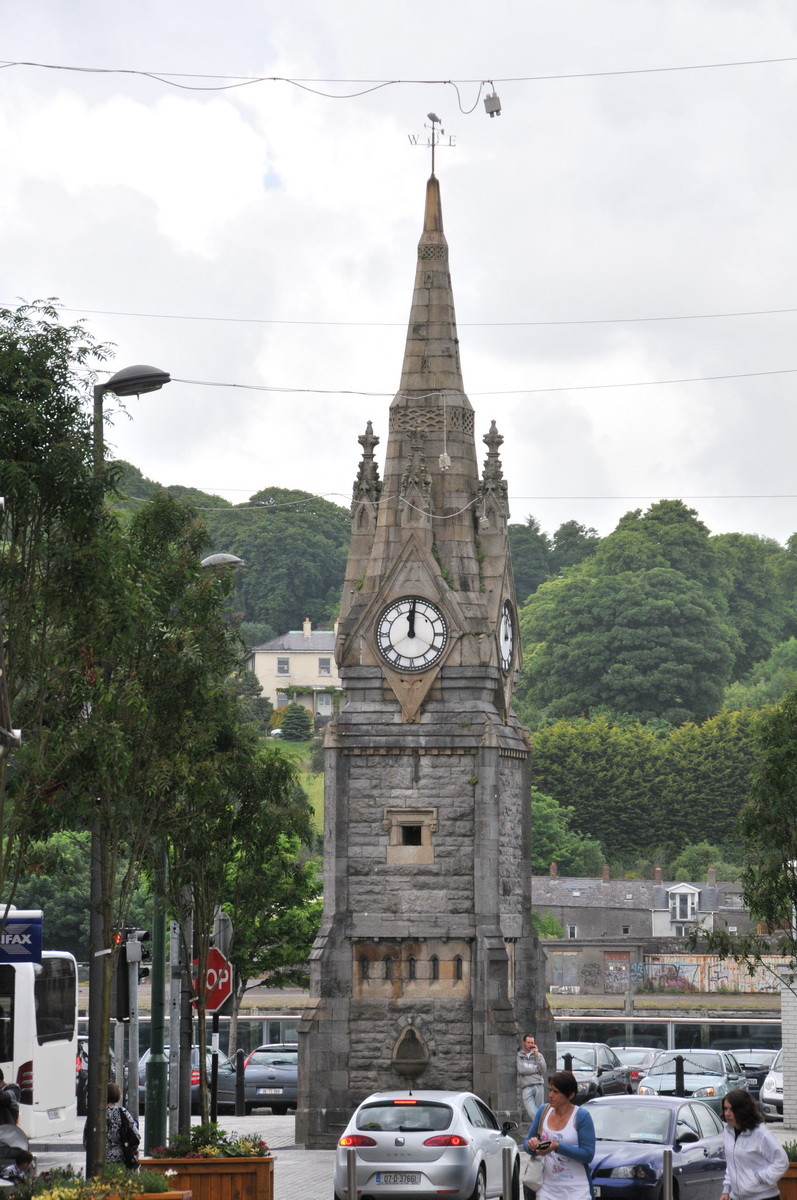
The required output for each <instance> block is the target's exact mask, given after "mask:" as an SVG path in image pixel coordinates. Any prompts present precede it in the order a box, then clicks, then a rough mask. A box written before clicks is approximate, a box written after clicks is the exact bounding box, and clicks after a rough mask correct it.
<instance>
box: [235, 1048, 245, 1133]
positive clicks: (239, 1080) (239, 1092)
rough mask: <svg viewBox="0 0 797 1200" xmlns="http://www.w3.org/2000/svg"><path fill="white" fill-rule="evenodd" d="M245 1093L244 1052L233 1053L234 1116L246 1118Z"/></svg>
mask: <svg viewBox="0 0 797 1200" xmlns="http://www.w3.org/2000/svg"><path fill="white" fill-rule="evenodd" d="M245 1097H246V1093H245V1085H244V1052H243V1050H236V1051H235V1115H236V1117H244V1116H246V1098H245Z"/></svg>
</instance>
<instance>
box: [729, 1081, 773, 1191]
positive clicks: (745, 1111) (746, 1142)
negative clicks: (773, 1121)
mask: <svg viewBox="0 0 797 1200" xmlns="http://www.w3.org/2000/svg"><path fill="white" fill-rule="evenodd" d="M722 1116H723V1118H724V1120H725V1130H724V1140H725V1179H724V1181H723V1184H722V1195H721V1196H720V1200H778V1197H779V1195H780V1193H779V1191H778V1180H779V1179H780V1177H781V1175H783V1174H784V1172H785V1171H786V1168H787V1167H788V1165H789V1160H788V1158H787V1156H786V1151H785V1150H784V1149H783V1147H782V1146H781V1144H780V1142H779V1141H778V1139H777V1138H776V1137H775V1136H774V1135H773V1134H771V1133H770V1132H769V1130H768V1129H767V1127H766V1125H765V1124H764V1118H763V1116H762V1115H761V1110H760V1108H759V1107H758V1105H757V1104H756V1102H755V1100H754V1099H753V1097H752V1096H751V1095H750V1093H749V1092H746V1091H745V1090H744V1089H743V1088H735V1089H734V1091H732V1092H728V1094H727V1096H725V1097H724V1099H723V1101H722Z"/></svg>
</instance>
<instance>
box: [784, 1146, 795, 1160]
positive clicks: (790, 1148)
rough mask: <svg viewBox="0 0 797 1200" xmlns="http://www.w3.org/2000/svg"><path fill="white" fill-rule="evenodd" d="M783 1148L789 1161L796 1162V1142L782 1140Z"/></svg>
mask: <svg viewBox="0 0 797 1200" xmlns="http://www.w3.org/2000/svg"><path fill="white" fill-rule="evenodd" d="M783 1149H784V1150H785V1151H786V1154H787V1155H788V1158H789V1162H797V1142H784V1143H783Z"/></svg>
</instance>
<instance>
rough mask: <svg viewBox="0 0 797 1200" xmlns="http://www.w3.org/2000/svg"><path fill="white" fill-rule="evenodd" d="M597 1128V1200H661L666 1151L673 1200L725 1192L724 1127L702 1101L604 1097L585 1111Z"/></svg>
mask: <svg viewBox="0 0 797 1200" xmlns="http://www.w3.org/2000/svg"><path fill="white" fill-rule="evenodd" d="M585 1107H586V1109H587V1110H588V1112H589V1114H590V1116H591V1117H592V1120H593V1123H594V1125H595V1137H596V1143H595V1157H594V1158H593V1160H592V1162H591V1164H590V1171H591V1173H592V1182H593V1186H594V1189H595V1197H596V1200H659V1197H660V1196H661V1194H662V1182H663V1161H664V1151H665V1150H666V1149H670V1150H672V1174H673V1198H674V1200H716V1198H717V1196H719V1194H720V1192H721V1191H722V1181H723V1177H724V1174H725V1151H724V1149H723V1142H722V1121H721V1120H720V1118H719V1117H718V1116H717V1114H716V1113H715V1112H714V1111H713V1110H712V1109H711V1108H709V1106H708V1105H707V1104H704V1103H703V1101H702V1100H690V1099H689V1098H681V1097H677V1096H649V1097H645V1096H604V1097H601V1098H599V1099H596V1100H590V1101H589V1102H588V1103H587V1104H586V1105H585Z"/></svg>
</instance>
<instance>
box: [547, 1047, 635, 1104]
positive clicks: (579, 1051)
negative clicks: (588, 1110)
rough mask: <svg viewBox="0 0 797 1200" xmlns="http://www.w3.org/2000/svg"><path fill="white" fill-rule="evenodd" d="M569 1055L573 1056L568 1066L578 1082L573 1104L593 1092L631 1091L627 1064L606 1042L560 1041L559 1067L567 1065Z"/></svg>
mask: <svg viewBox="0 0 797 1200" xmlns="http://www.w3.org/2000/svg"><path fill="white" fill-rule="evenodd" d="M566 1055H569V1056H570V1059H571V1060H572V1066H571V1067H570V1068H569V1069H570V1070H571V1071H572V1072H573V1074H574V1075H575V1077H576V1082H577V1083H578V1095H577V1096H576V1098H575V1100H574V1104H584V1103H585V1102H586V1101H587V1100H591V1099H592V1098H593V1096H612V1095H617V1094H618V1093H622V1094H623V1095H628V1094H629V1093H630V1092H631V1077H630V1073H629V1069H628V1067H624V1066H623V1064H622V1063H621V1062H620V1060H619V1058H618V1057H617V1055H616V1054H615V1052H614V1050H612V1048H611V1046H607V1045H606V1044H605V1043H604V1042H557V1043H556V1069H557V1071H563V1070H565V1069H566V1067H567V1064H566V1061H565V1057H566Z"/></svg>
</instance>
